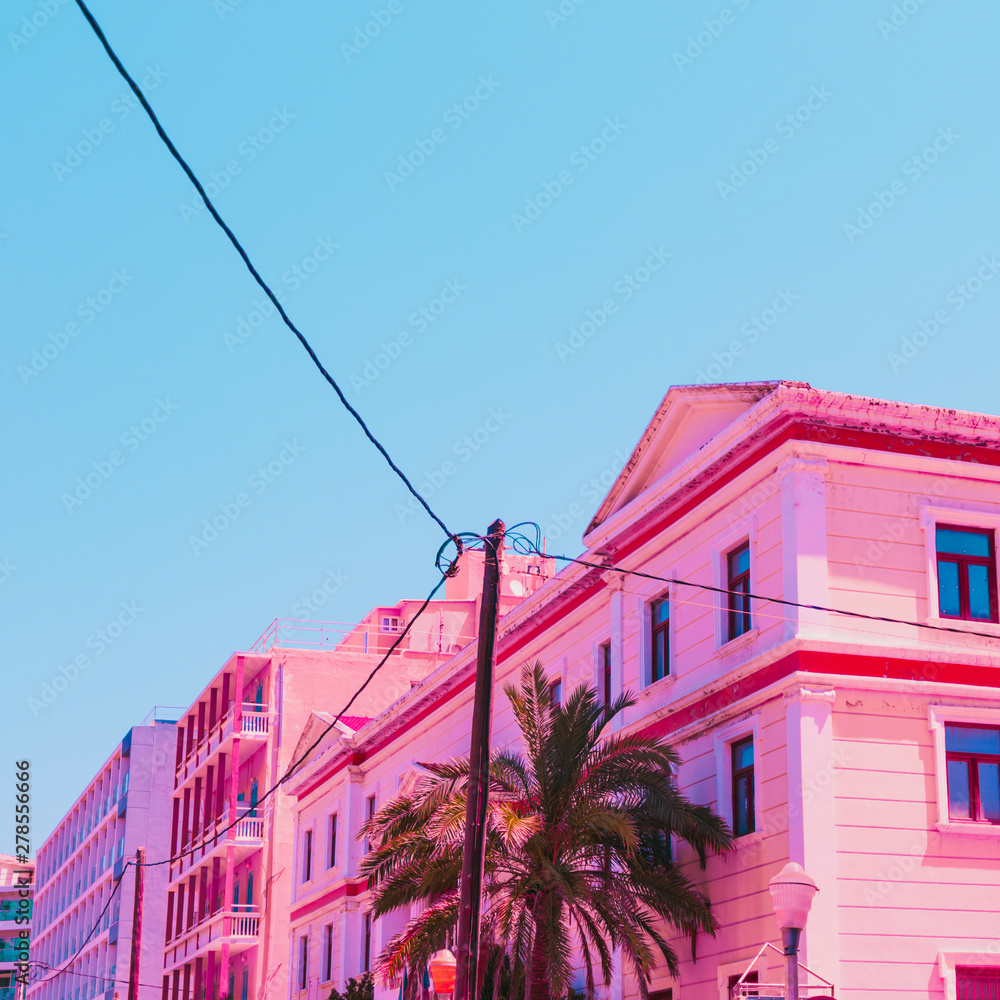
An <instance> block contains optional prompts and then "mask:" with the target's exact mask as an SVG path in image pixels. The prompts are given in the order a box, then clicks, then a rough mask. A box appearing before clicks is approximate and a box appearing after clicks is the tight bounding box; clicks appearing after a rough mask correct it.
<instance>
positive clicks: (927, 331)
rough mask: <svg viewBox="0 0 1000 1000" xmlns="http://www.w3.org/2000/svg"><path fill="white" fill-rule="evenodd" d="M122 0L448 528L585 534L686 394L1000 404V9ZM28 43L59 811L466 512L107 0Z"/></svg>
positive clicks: (7, 269) (35, 342)
mask: <svg viewBox="0 0 1000 1000" xmlns="http://www.w3.org/2000/svg"><path fill="white" fill-rule="evenodd" d="M92 10H93V12H94V14H95V16H96V17H97V18H98V19H99V20H100V21H101V23H102V25H103V27H104V30H105V32H106V34H107V35H108V37H109V39H110V41H111V43H112V44H113V45H114V46H115V47H116V49H117V51H118V53H119V55H120V56H121V58H122V60H123V61H124V63H125V64H126V66H127V67H128V68H129V69H130V70H131V71H132V72H133V74H134V75H135V76H136V78H137V79H140V80H141V81H143V83H144V86H145V87H146V88H147V90H148V96H149V99H150V101H151V103H152V104H153V106H154V107H155V108H156V110H157V113H158V114H159V116H160V118H161V120H162V122H163V123H164V125H165V127H166V128H167V130H168V131H169V132H170V134H171V136H172V137H173V139H174V141H175V142H176V144H177V146H178V147H179V148H180V150H181V151H182V153H183V154H184V155H185V156H186V157H187V159H188V161H189V162H190V163H191V165H192V166H193V168H194V169H195V171H196V172H197V173H198V174H199V175H200V176H201V178H202V179H203V180H204V181H205V183H206V184H207V185H210V187H209V190H210V191H217V192H218V193H217V197H216V204H217V206H218V208H219V209H220V211H221V212H222V213H223V215H224V216H225V218H226V219H227V221H228V222H229V224H230V225H231V226H232V228H233V229H234V230H235V232H236V233H237V235H238V236H239V237H240V238H241V240H242V241H243V243H244V245H245V246H246V248H247V249H248V251H249V253H250V254H251V256H252V258H253V259H254V261H255V262H256V264H257V266H258V267H259V269H260V270H261V272H262V273H263V274H264V275H265V276H266V277H267V279H268V280H269V281H270V282H271V283H272V285H273V287H275V288H276V289H278V290H280V291H281V292H282V293H283V299H282V301H283V305H284V306H285V307H286V308H287V309H288V311H289V313H290V314H291V316H292V318H293V319H294V321H295V322H296V323H297V324H298V325H299V327H300V328H301V329H302V330H303V331H304V332H305V334H306V336H307V337H309V339H310V340H311V342H312V344H313V345H314V347H315V348H316V350H317V352H318V353H319V355H320V357H321V358H322V359H323V360H324V362H325V363H326V365H327V366H328V368H329V369H330V370H331V372H332V373H333V374H334V376H335V377H336V378H338V380H339V381H340V382H341V384H342V385H343V386H344V389H345V391H346V392H347V394H348V396H349V398H350V399H351V401H352V403H353V404H354V405H355V406H357V407H358V408H359V409H360V411H361V412H362V413H363V415H364V416H365V418H366V419H367V420H368V422H369V423H370V425H371V427H372V429H373V431H374V432H375V434H376V435H378V436H379V437H380V438H381V440H382V441H383V442H384V443H385V445H386V447H387V448H388V449H389V451H390V452H391V454H392V455H393V456H394V458H395V459H396V461H397V462H398V463H399V464H400V465H401V466H402V467H403V469H404V470H405V471H406V472H407V473H408V474H409V475H410V476H411V478H413V480H414V481H415V482H417V483H423V482H424V481H425V480H426V481H428V482H431V483H433V482H435V481H437V482H438V483H439V485H438V486H437V487H435V489H434V494H433V496H432V497H431V502H432V504H433V505H434V507H435V509H436V510H438V511H439V513H440V514H441V515H442V516H443V518H444V519H445V521H446V522H447V523H448V524H449V526H451V527H452V528H453V530H457V531H483V530H485V528H486V526H487V525H488V524H489V523H490V521H492V520H493V518H495V517H497V516H499V517H502V518H503V519H504V520H506V521H507V523H508V524H510V523H513V522H515V521H520V520H526V519H530V520H535V521H538V522H540V523H541V524H542V525H543V526H544V527H546V528H547V529H548V530H547V534H548V535H549V537H550V539H551V542H550V545H551V548H552V549H577V548H579V544H580V543H579V538H580V534H581V533H582V530H583V528H584V527H585V523H586V521H587V518H588V516H589V514H590V513H591V512H592V511H593V509H595V508H596V506H597V502H596V501H595V500H593V499H590V498H591V497H593V496H594V495H595V487H594V485H593V482H592V480H593V479H594V478H595V477H596V479H597V481H598V482H599V481H600V477H601V474H602V472H606V470H609V469H611V468H612V467H614V466H615V465H616V464H620V461H621V456H624V455H627V454H628V452H629V451H630V449H631V448H632V446H633V445H634V443H635V441H636V439H637V438H638V436H639V434H640V433H641V432H642V430H643V428H644V426H645V424H646V422H647V420H648V419H649V417H650V416H651V414H652V413H653V411H654V409H655V407H656V405H657V403H658V402H659V400H660V398H661V397H662V395H663V394H664V392H665V391H666V389H667V388H668V387H669V386H670V385H672V384H681V383H688V382H694V381H698V380H699V379H706V380H720V381H748V380H755V379H766V378H787V379H797V380H803V381H808V382H810V383H811V384H813V385H814V386H817V387H821V388H828V389H836V390H841V391H847V392H855V393H862V394H869V395H873V396H878V397H883V398H890V399H902V400H909V401H914V402H921V403H930V404H935V405H941V406H949V407H957V408H962V409H969V410H980V411H985V412H990V413H996V412H998V411H1000V402H998V400H997V390H996V374H995V372H996V355H997V347H996V345H997V337H996V329H997V317H998V308H1000V281H996V282H994V281H993V278H994V277H995V276H996V274H997V272H998V264H1000V259H998V257H997V255H998V254H1000V236H998V233H1000V205H998V200H997V194H996V191H997V189H996V163H997V162H998V160H1000V148H998V135H1000V132H998V129H997V114H996V102H995V94H996V91H997V83H998V79H997V78H998V75H1000V65H998V63H997V60H996V52H995V39H996V37H997V31H998V28H1000V11H998V9H997V7H996V5H994V4H989V3H986V2H982V0H970V2H969V3H967V4H963V5H954V4H947V3H945V2H944V0H924V2H919V0H906V2H905V3H896V4H894V3H893V2H891V0H866V2H855V0H844V2H841V3H838V4H837V5H836V6H835V7H831V6H830V5H811V4H799V3H794V4H793V3H763V2H760V0H733V2H731V3H728V4H725V3H722V2H698V3H692V4H683V5H680V4H664V3H652V2H634V3H618V4H612V3H608V2H606V0H583V2H580V3H579V4H577V3H576V2H574V0H562V3H559V2H557V0H529V2H527V3H522V4H515V5H497V4H484V5H469V4H460V3H454V2H447V0H439V2H436V3H433V4H432V3H429V2H426V0H425V2H420V0H392V2H391V3H389V2H388V0H366V2H365V3H361V2H358V0H347V2H341V3H337V4H315V3H304V2H301V0H289V2H286V3H283V4H281V5H277V4H266V3H264V2H262V0H241V2H235V0H218V2H216V3H214V4H213V2H212V0H178V2H176V3H171V4H153V3H147V2H141V0H140V2H136V3H133V4H128V5H125V4H111V3H107V2H98V0H95V2H94V5H93V7H92ZM0 33H2V35H3V37H2V38H0V87H2V91H3V93H4V95H5V97H6V100H4V102H3V105H2V109H0V115H2V118H3V134H4V152H3V156H2V158H0V171H2V181H3V183H2V190H3V192H4V198H3V207H2V211H0V282H2V286H0V290H2V298H0V301H2V307H0V308H2V310H3V321H2V329H3V336H2V338H0V399H2V403H0V405H2V407H3V425H4V434H3V438H2V448H3V459H4V461H3V468H4V472H5V474H4V476H3V483H2V497H3V505H2V510H3V515H4V516H3V519H2V522H0V565H2V568H0V577H2V580H0V614H2V616H3V621H4V623H5V636H6V642H5V644H4V645H5V657H4V658H5V661H6V662H5V668H4V675H5V678H6V700H5V705H4V725H3V727H2V729H3V749H4V756H5V759H6V760H7V761H8V762H11V761H13V760H15V759H23V758H29V759H30V760H31V761H32V768H33V802H34V821H33V822H34V836H35V840H36V843H40V842H41V840H42V839H43V838H44V837H45V836H46V835H47V834H48V833H49V832H50V830H51V828H52V827H53V825H54V824H55V822H57V821H58V819H59V817H60V816H61V815H62V814H63V812H64V811H65V809H66V808H68V806H69V805H70V804H71V803H72V801H73V799H74V798H75V796H76V795H77V794H78V793H79V791H80V790H81V789H82V788H83V786H84V784H85V783H86V781H87V780H88V779H89V778H90V777H91V775H92V774H93V773H94V771H95V770H96V768H97V767H98V766H99V764H100V763H101V762H102V761H103V760H104V759H105V758H106V757H107V755H108V754H109V753H110V752H111V751H112V749H113V747H114V745H115V743H116V742H117V741H118V740H120V739H121V737H122V736H123V735H124V734H125V732H126V731H127V730H128V728H129V727H130V726H132V725H135V724H138V723H139V722H140V720H141V719H142V718H143V717H144V716H145V715H146V713H147V712H148V711H149V710H150V708H151V707H152V706H153V705H157V704H159V705H171V704H177V705H185V704H188V703H189V702H190V701H191V699H192V698H193V697H194V696H195V695H196V694H197V693H198V691H199V690H200V689H201V687H202V686H203V685H204V683H205V682H206V680H207V679H208V678H209V677H210V676H211V675H212V674H213V673H214V672H215V671H216V670H218V669H219V667H220V666H221V665H222V664H223V663H224V661H225V660H226V658H227V657H228V655H229V654H230V653H231V652H232V651H233V650H234V649H243V648H246V647H248V646H249V645H250V644H252V643H253V641H254V640H255V638H256V637H257V636H258V635H259V634H260V633H261V632H262V631H263V630H264V628H265V627H266V626H267V624H268V623H269V622H270V621H271V620H272V619H274V618H276V617H282V616H290V615H292V614H293V609H294V608H295V606H296V605H298V604H300V602H301V600H302V598H303V597H308V596H309V595H310V594H311V593H312V592H313V591H315V590H316V589H317V588H321V587H322V586H323V584H324V581H327V580H331V579H338V580H342V581H344V582H342V583H341V584H340V585H339V587H338V589H337V591H336V593H335V594H334V595H332V596H331V597H330V598H329V600H328V601H327V602H326V604H325V605H324V606H323V607H322V608H321V609H320V610H319V612H318V614H317V615H316V617H322V618H324V619H327V620H336V621H356V620H357V619H358V618H359V617H360V616H362V615H363V614H364V613H365V612H366V611H367V610H368V609H369V608H370V607H371V606H372V605H374V604H376V603H379V602H388V601H395V600H397V599H399V598H403V597H417V596H423V595H424V594H425V593H426V592H427V591H428V590H429V589H430V587H431V586H432V585H433V583H434V582H435V571H434V566H433V559H434V553H435V551H436V549H437V547H438V545H439V544H440V542H441V541H442V535H441V532H440V529H439V528H438V527H437V526H436V525H434V524H433V522H431V521H430V520H429V519H428V518H427V517H426V515H424V514H418V513H413V512H412V511H410V510H409V509H408V508H407V507H406V506H405V504H406V499H407V495H406V493H405V491H404V489H403V487H402V485H401V484H400V483H399V482H398V480H396V479H395V477H394V476H393V475H392V473H391V471H390V470H389V469H388V468H387V466H386V465H385V463H384V462H383V460H382V459H381V457H380V456H379V455H378V454H377V453H376V452H375V450H374V449H373V448H372V447H371V445H370V444H369V443H368V442H367V441H366V440H365V439H364V438H363V436H362V434H361V433H360V431H359V429H358V428H357V426H356V425H355V424H354V423H353V421H352V420H351V419H350V418H349V416H348V415H347V414H346V412H345V411H344V410H343V409H342V408H341V406H340V405H339V403H338V402H337V399H336V397H335V395H334V393H333V391H332V390H331V389H330V388H329V387H328V386H327V385H326V384H325V383H324V382H323V380H322V379H321V377H320V376H319V374H318V372H316V370H315V369H314V368H313V367H312V365H311V363H310V362H309V359H308V357H307V356H306V354H305V352H304V351H303V350H302V349H301V347H300V346H299V345H298V344H297V342H296V341H295V340H294V338H293V336H292V334H291V333H290V332H289V331H288V330H287V329H285V328H284V327H283V325H282V324H281V323H280V321H279V320H278V319H277V318H276V317H275V316H274V315H273V314H272V315H269V316H268V315H265V314H264V313H265V310H262V309H260V307H259V306H258V305H257V303H259V302H260V301H261V300H262V295H261V292H260V290H259V289H258V288H257V287H256V285H255V284H254V283H253V281H252V279H251V278H250V276H249V275H248V273H247V272H246V271H245V269H244V267H243V265H242V263H241V262H240V260H239V259H238V257H237V255H236V253H235V252H234V251H233V249H232V247H231V246H230V245H229V244H228V242H227V241H226V240H225V237H224V236H223V234H222V233H221V232H220V231H219V230H218V228H217V227H216V226H215V225H214V223H213V222H212V221H211V219H210V218H209V217H208V214H207V212H206V211H204V210H203V209H201V210H199V209H198V207H197V204H198V203H197V199H196V196H195V192H194V191H193V189H191V187H190V185H189V183H188V181H187V180H186V178H185V177H184V176H183V174H182V172H181V171H180V169H179V168H178V166H177V165H176V164H175V163H174V161H173V160H172V159H171V158H170V156H169V154H168V153H167V151H166V149H165V148H164V146H163V145H162V144H161V143H160V141H159V139H158V138H157V136H156V134H155V132H154V130H153V128H152V126H151V124H150V123H149V121H148V120H147V119H146V118H145V116H144V115H143V114H142V113H141V110H139V109H136V108H135V107H134V106H133V103H131V102H130V99H129V97H128V95H127V92H126V86H125V84H124V81H123V80H122V79H121V78H120V77H119V76H118V74H117V73H116V71H115V70H114V68H113V66H112V65H111V63H110V62H109V60H108V59H107V57H106V55H105V53H104V52H103V50H102V49H101V47H100V45H99V43H98V41H97V39H96V38H95V37H94V36H93V34H92V33H91V31H90V29H89V28H88V26H87V24H86V23H85V21H84V19H83V17H82V15H81V14H80V12H79V11H78V9H77V8H76V7H75V5H73V4H70V3H63V2H61V0H34V2H26V0H16V2H12V3H8V4H6V5H5V6H4V10H3V14H2V17H0ZM363 43H366V44H363ZM421 310H423V312H421ZM755 321H756V325H755ZM74 324H75V325H74ZM586 334H589V336H587V335H586ZM734 344H735V345H736V349H734V348H733V345H734ZM907 344H909V345H910V346H909V347H907ZM36 352H37V353H36ZM372 376H375V377H372ZM481 428H482V429H483V430H481V431H480V433H479V435H478V438H479V439H480V440H482V439H483V438H485V441H483V443H482V444H481V445H478V446H477V449H476V450H473V449H472V448H470V447H468V445H466V444H464V443H463V442H464V440H465V438H467V437H468V438H470V439H471V440H472V442H473V443H474V444H475V442H476V437H477V435H476V432H477V430H480V429H481ZM113 455H114V457H113ZM449 460H450V461H451V463H452V464H451V465H450V466H445V463H446V462H448V461H449ZM272 463H274V464H272ZM269 464H272V470H274V469H276V470H278V472H273V471H272V472H271V473H268V472H266V470H267V467H268V465H269ZM259 469H263V470H265V472H264V473H263V474H262V473H259V472H258V471H257V470H259ZM442 469H445V470H446V471H442ZM447 470H450V471H447ZM278 473H280V474H278ZM88 475H91V477H92V482H96V483H97V485H96V487H95V488H93V489H92V490H91V492H90V494H89V495H87V489H89V487H87V486H86V482H84V483H83V488H81V487H79V486H78V485H77V480H78V479H81V480H85V479H86V477H87V476H88ZM241 493H243V494H246V497H247V499H248V501H249V502H248V503H247V504H245V505H244V506H242V507H240V506H239V503H238V498H239V495H240V494H241ZM81 498H82V499H81ZM234 503H235V504H236V505H237V508H238V514H239V516H238V517H236V518H235V519H234V520H233V521H232V523H231V525H230V526H229V527H228V528H226V529H225V530H224V531H222V532H220V533H219V536H218V537H217V538H215V539H214V540H212V541H211V542H210V544H207V545H198V544H197V542H193V541H192V539H193V538H194V539H197V537H198V535H199V533H201V531H202V526H203V523H204V522H205V521H206V520H207V519H210V518H212V517H213V516H215V515H216V514H218V513H219V511H220V506H221V508H222V509H223V510H225V509H227V506H228V508H229V509H232V505H233V504H234ZM573 504H581V505H582V508H583V513H579V510H580V508H579V507H571V505H573ZM571 509H573V510H575V511H577V513H576V515H575V516H572V515H570V514H569V513H568V512H569V511H570V510H571ZM203 540H204V539H203ZM115 621H118V623H119V627H115V626H112V627H111V628H110V629H109V628H108V626H109V623H111V622H115ZM101 630H104V637H102V634H101ZM107 639H112V640H113V641H111V642H110V643H109V642H107V641H106V640H107ZM79 656H85V657H87V663H88V665H87V667H86V668H85V669H84V670H83V671H82V672H80V674H79V676H78V677H77V678H76V679H75V680H74V681H72V683H69V684H67V686H66V689H65V690H64V691H63V692H62V693H61V694H60V695H59V697H58V698H56V700H55V701H53V702H52V703H51V704H48V705H46V706H45V707H44V708H39V707H38V705H37V703H36V704H33V703H32V699H39V698H40V695H41V692H42V690H43V685H44V684H46V683H47V682H49V683H50V682H51V681H52V680H53V679H54V678H55V677H57V676H59V668H60V667H67V668H68V666H69V665H70V664H72V663H73V662H74V660H75V658H76V657H79ZM70 672H71V671H70ZM326 707H327V708H329V709H331V710H336V709H337V708H339V706H335V705H330V706H326ZM11 794H13V789H11ZM11 847H12V831H11V828H10V827H6V828H5V829H4V831H3V840H2V841H0V849H3V850H9V849H10V848H11Z"/></svg>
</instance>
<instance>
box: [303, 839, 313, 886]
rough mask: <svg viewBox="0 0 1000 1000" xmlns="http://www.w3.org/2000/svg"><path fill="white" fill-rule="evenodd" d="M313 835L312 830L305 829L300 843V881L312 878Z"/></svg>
mask: <svg viewBox="0 0 1000 1000" xmlns="http://www.w3.org/2000/svg"><path fill="white" fill-rule="evenodd" d="M312 855H313V835H312V830H306V833H305V837H303V843H302V881H303V882H308V881H309V880H310V879H311V878H312Z"/></svg>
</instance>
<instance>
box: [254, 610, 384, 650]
mask: <svg viewBox="0 0 1000 1000" xmlns="http://www.w3.org/2000/svg"><path fill="white" fill-rule="evenodd" d="M368 628H369V626H367V625H361V624H358V623H352V622H320V621H309V620H307V619H303V618H275V619H274V621H273V622H271V624H270V625H268V626H267V628H266V629H265V630H264V633H263V635H261V637H260V638H259V639H258V640H257V641H256V642H255V643H254V644H253V645H252V646H251V647H250V652H251V653H266V652H267V651H268V650H269V649H270V648H271V647H272V646H286V647H289V648H291V649H334V648H336V647H337V646H339V645H341V643H343V642H344V640H345V639H346V638H347V637H348V636H349V635H350V634H351V633H352V632H358V635H357V637H356V643H355V642H352V643H351V644H350V645H351V646H352V648H353V646H354V645H355V644H356V645H357V646H358V649H359V650H360V651H362V652H364V651H366V650H367V648H368Z"/></svg>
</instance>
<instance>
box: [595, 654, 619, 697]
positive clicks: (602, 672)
mask: <svg viewBox="0 0 1000 1000" xmlns="http://www.w3.org/2000/svg"><path fill="white" fill-rule="evenodd" d="M614 669H615V668H614V660H613V659H612V653H611V640H610V639H608V641H607V642H599V643H597V671H596V674H597V676H596V678H595V679H596V681H597V683H596V685H595V686H596V688H597V691H598V694H599V697H600V699H601V704H602V705H604V706H605V707H607V706H608V705H610V704H611V703H612V702H613V701H614V690H615V683H614V682H615V676H614Z"/></svg>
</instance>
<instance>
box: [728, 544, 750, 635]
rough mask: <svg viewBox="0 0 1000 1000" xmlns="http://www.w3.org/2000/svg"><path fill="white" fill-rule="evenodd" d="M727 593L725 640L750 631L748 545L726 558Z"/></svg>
mask: <svg viewBox="0 0 1000 1000" xmlns="http://www.w3.org/2000/svg"><path fill="white" fill-rule="evenodd" d="M726 571H727V581H728V582H727V584H726V589H727V590H728V591H729V594H728V597H729V601H728V606H729V615H728V619H729V620H728V632H727V635H726V638H727V640H730V639H735V638H736V637H737V636H740V635H743V633H744V632H749V631H750V543H749V542H744V543H743V544H742V545H741V546H740V547H739V548H737V549H733V551H732V552H730V553H729V554H728V555H727V556H726Z"/></svg>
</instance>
